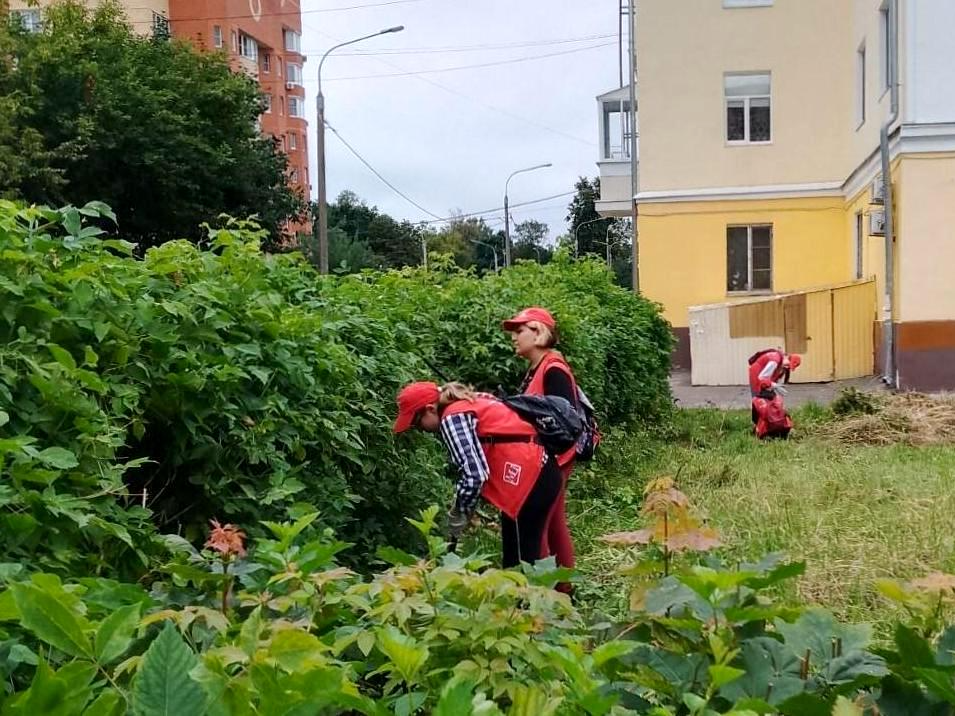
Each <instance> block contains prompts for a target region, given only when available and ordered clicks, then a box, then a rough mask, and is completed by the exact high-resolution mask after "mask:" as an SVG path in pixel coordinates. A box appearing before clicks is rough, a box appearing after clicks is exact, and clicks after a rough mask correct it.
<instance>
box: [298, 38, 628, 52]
mask: <svg viewBox="0 0 955 716" xmlns="http://www.w3.org/2000/svg"><path fill="white" fill-rule="evenodd" d="M611 37H616V35H584V36H581V37H565V38H560V39H553V40H532V41H522V42H499V43H487V44H482V45H447V46H444V47H386V48H381V49H377V50H354V51H352V52H338V53H336V57H378V56H380V55H431V54H445V53H450V52H489V51H493V50H512V49H522V48H525V47H546V46H550V45H569V44H575V43H578V42H595V41H597V40H607V39H609V38H611ZM315 55H316V56H317V55H318V53H315Z"/></svg>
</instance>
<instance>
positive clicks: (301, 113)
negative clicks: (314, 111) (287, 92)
mask: <svg viewBox="0 0 955 716" xmlns="http://www.w3.org/2000/svg"><path fill="white" fill-rule="evenodd" d="M292 107H295V108H296V110H297V112H296V111H293V110H292ZM288 116H289V117H296V118H298V119H304V118H305V98H304V97H294V96H293V97H289V98H288Z"/></svg>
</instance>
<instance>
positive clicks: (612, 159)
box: [596, 87, 639, 216]
mask: <svg viewBox="0 0 955 716" xmlns="http://www.w3.org/2000/svg"><path fill="white" fill-rule="evenodd" d="M597 110H598V113H599V126H600V156H599V158H598V160H597V167H598V169H599V170H600V199H599V200H598V201H597V203H596V209H597V212H598V213H599V214H600V215H601V216H630V213H631V211H632V184H631V179H630V175H631V163H630V145H631V138H632V137H633V138H635V137H636V136H638V135H634V133H633V131H632V130H631V115H630V88H629V87H621V88H619V89H615V90H612V91H610V92H607V93H606V94H602V95H600V96H599V97H597ZM636 149H637V156H638V157H639V146H637V148H636Z"/></svg>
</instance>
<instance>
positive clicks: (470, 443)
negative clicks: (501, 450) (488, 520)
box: [441, 413, 491, 515]
mask: <svg viewBox="0 0 955 716" xmlns="http://www.w3.org/2000/svg"><path fill="white" fill-rule="evenodd" d="M477 424H478V420H477V416H476V415H474V413H455V414H453V415H449V416H447V417H446V418H442V419H441V440H442V442H444V445H445V447H446V448H447V449H448V453H449V454H450V455H451V462H453V463H454V466H455V467H457V469H458V481H457V486H456V491H457V510H458V512H460V513H461V514H463V515H471V514H472V513H473V512H474V510H475V509H477V504H478V500H479V499H480V497H481V488H482V487H483V486H484V482H485V480H487V478H488V475H489V474H490V472H491V469H490V468H489V467H488V464H487V458H486V457H485V455H484V448H482V447H481V440H480V438H479V437H478V432H477Z"/></svg>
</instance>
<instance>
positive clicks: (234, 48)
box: [231, 30, 239, 52]
mask: <svg viewBox="0 0 955 716" xmlns="http://www.w3.org/2000/svg"><path fill="white" fill-rule="evenodd" d="M231 37H232V51H233V52H238V51H239V36H238V35H237V34H236V32H235V30H233V31H232V32H231Z"/></svg>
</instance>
